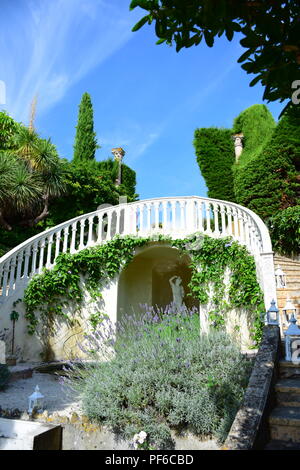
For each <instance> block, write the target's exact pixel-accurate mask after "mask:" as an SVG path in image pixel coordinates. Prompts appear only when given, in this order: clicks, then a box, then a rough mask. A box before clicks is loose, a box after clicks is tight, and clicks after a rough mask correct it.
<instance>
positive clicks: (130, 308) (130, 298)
mask: <svg viewBox="0 0 300 470" xmlns="http://www.w3.org/2000/svg"><path fill="white" fill-rule="evenodd" d="M190 262H191V259H190V257H189V256H188V255H182V254H181V253H180V252H179V250H177V249H176V248H172V247H170V246H167V245H163V244H155V245H150V246H147V247H145V248H143V249H141V250H140V251H139V252H138V253H137V254H136V256H135V257H134V258H133V260H132V261H131V263H130V264H129V265H128V266H127V267H126V268H125V269H124V270H123V271H122V273H121V275H120V278H119V286H118V306H117V319H118V320H120V319H121V317H122V315H123V314H126V315H130V314H132V313H135V314H138V313H139V312H141V311H142V309H141V304H142V305H143V304H148V305H150V306H156V305H157V306H158V307H165V306H167V305H168V304H170V303H171V302H172V300H173V295H172V290H171V286H170V283H169V279H170V278H171V277H172V276H180V278H181V280H182V286H183V288H184V292H185V296H184V304H185V305H186V306H187V307H192V306H198V305H199V303H198V302H197V301H196V300H195V299H193V298H192V297H191V296H188V295H187V294H188V293H189V292H190V289H189V287H188V284H189V282H190V279H191V275H192V271H191V268H190V267H189V264H190Z"/></svg>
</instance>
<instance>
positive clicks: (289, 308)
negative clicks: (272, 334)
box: [282, 299, 297, 324]
mask: <svg viewBox="0 0 300 470" xmlns="http://www.w3.org/2000/svg"><path fill="white" fill-rule="evenodd" d="M296 310H297V309H296V307H295V305H294V304H293V302H292V301H291V299H286V304H285V306H284V307H283V309H282V313H283V316H284V320H285V324H288V322H289V314H290V315H292V314H293V315H294V316H295V315H296Z"/></svg>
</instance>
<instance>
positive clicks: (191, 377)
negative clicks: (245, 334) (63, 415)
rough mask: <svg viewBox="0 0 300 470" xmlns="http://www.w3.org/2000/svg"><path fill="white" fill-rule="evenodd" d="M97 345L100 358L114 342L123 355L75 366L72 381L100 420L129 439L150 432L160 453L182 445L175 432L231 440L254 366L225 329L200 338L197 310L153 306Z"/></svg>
mask: <svg viewBox="0 0 300 470" xmlns="http://www.w3.org/2000/svg"><path fill="white" fill-rule="evenodd" d="M102 326H103V325H102ZM106 331H108V330H106ZM89 340H93V344H94V345H93V347H92V349H91V350H92V355H93V357H94V359H95V355H96V354H97V355H100V354H101V351H102V350H103V348H104V347H106V348H107V346H108V344H109V345H112V343H114V351H115V353H114V354H113V356H112V357H111V359H110V360H107V361H104V362H103V361H100V360H97V361H94V362H93V364H92V365H91V364H90V365H87V364H85V365H84V366H83V367H82V365H81V366H80V367H76V366H74V369H73V372H72V375H70V377H69V380H68V382H69V385H71V387H73V388H75V389H77V390H79V391H80V393H81V398H82V404H83V411H84V413H85V414H86V415H87V416H88V417H89V418H90V419H91V420H92V421H95V422H98V423H100V424H103V425H106V426H107V427H108V428H110V429H111V430H113V431H115V432H118V433H119V434H121V436H122V437H124V438H126V439H129V440H132V438H133V436H134V435H135V434H136V433H139V432H141V431H144V432H146V433H147V444H148V446H149V448H155V449H170V448H173V447H174V441H173V439H172V436H171V429H174V430H177V431H180V430H184V429H189V430H190V431H191V432H193V433H194V434H196V435H198V436H200V437H201V436H203V437H204V436H205V437H208V436H213V437H216V438H218V439H219V440H220V441H223V440H224V439H225V437H226V435H227V433H228V431H229V428H230V426H231V423H232V421H233V419H234V417H235V414H236V412H237V410H238V408H239V405H240V402H241V400H242V397H243V394H244V389H245V387H246V385H247V382H248V377H249V373H250V368H251V363H250V361H249V360H247V359H246V358H245V357H244V356H242V354H241V353H240V351H239V348H238V346H237V345H236V344H234V343H233V341H232V339H231V338H229V337H228V336H227V335H226V334H225V333H224V332H220V331H212V332H211V333H210V334H209V335H203V336H200V335H199V317H198V315H197V314H195V312H193V311H187V310H185V311H181V312H174V309H173V310H172V309H168V312H165V314H164V315H159V314H158V312H154V310H153V309H152V310H148V312H146V314H145V315H143V316H141V317H139V318H137V317H132V318H131V319H129V317H127V318H126V319H125V318H124V319H123V322H120V324H119V328H118V331H117V333H116V335H115V336H114V338H113V337H112V336H110V335H107V334H106V335H105V334H104V335H103V334H102V333H99V332H98V333H95V336H94V337H93V338H91V337H90V338H89ZM101 340H102V343H101V346H100V348H99V349H98V352H97V353H96V347H95V344H96V343H97V345H98V346H99V343H100V342H101ZM98 357H99V356H98ZM75 377H76V378H75Z"/></svg>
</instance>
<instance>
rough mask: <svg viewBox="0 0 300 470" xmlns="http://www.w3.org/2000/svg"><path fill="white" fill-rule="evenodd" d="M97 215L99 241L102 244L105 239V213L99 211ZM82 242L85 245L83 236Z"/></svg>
mask: <svg viewBox="0 0 300 470" xmlns="http://www.w3.org/2000/svg"><path fill="white" fill-rule="evenodd" d="M97 217H98V233H97V243H98V244H100V243H102V241H103V239H104V220H103V219H104V214H103V212H99V213H98V214H97ZM84 222H85V221H84ZM83 230H84V229H83ZM82 244H83V246H84V238H82Z"/></svg>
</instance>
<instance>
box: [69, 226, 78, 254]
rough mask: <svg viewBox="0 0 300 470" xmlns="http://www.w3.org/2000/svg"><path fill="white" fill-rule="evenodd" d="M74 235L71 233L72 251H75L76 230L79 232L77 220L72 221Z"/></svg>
mask: <svg viewBox="0 0 300 470" xmlns="http://www.w3.org/2000/svg"><path fill="white" fill-rule="evenodd" d="M71 231H72V235H71V244H70V253H75V251H76V248H75V242H76V232H77V222H73V223H72V227H71Z"/></svg>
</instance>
